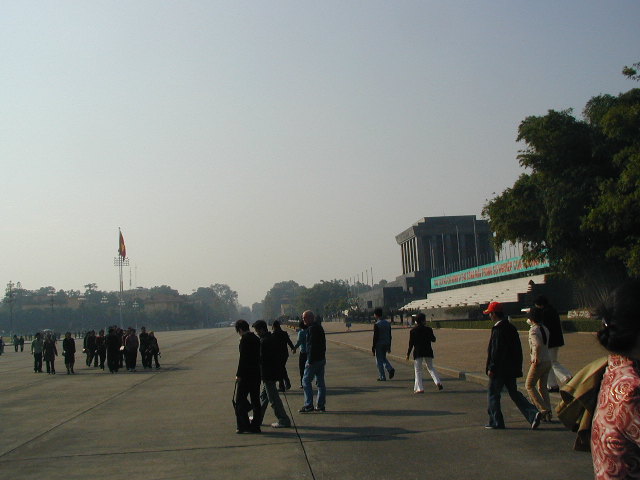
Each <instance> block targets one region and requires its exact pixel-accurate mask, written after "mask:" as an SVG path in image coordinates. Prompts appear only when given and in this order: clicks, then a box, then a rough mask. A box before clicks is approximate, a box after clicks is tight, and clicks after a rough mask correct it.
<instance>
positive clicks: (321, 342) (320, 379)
mask: <svg viewBox="0 0 640 480" xmlns="http://www.w3.org/2000/svg"><path fill="white" fill-rule="evenodd" d="M302 321H303V322H304V323H305V325H306V326H307V363H306V364H305V367H304V375H303V376H302V387H303V388H304V405H303V406H302V408H301V409H300V410H299V411H300V413H308V412H313V411H314V410H315V411H316V412H324V411H325V401H326V396H327V388H326V386H325V384H324V367H325V365H326V363H327V361H326V358H325V352H326V350H327V343H326V339H325V336H324V329H323V328H322V325H320V323H318V322H317V321H316V318H315V315H314V314H313V312H312V311H311V310H307V311H306V312H304V313H303V314H302ZM314 377H315V379H316V384H317V385H318V399H317V400H316V407H315V409H314V408H313V387H312V386H311V382H312V381H313V379H314Z"/></svg>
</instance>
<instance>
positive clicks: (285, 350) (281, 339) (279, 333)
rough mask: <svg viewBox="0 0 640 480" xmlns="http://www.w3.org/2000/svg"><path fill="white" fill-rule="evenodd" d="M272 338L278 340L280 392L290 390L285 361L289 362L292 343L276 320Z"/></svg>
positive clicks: (273, 325)
mask: <svg viewBox="0 0 640 480" xmlns="http://www.w3.org/2000/svg"><path fill="white" fill-rule="evenodd" d="M272 331H273V336H274V337H275V338H276V339H277V340H278V343H279V345H280V360H281V361H282V379H281V380H280V381H279V384H280V388H279V390H280V391H281V392H284V391H285V390H290V389H291V381H290V380H289V375H288V373H287V360H289V348H290V349H291V350H293V349H294V347H293V343H292V342H291V339H290V338H289V334H288V333H287V332H285V331H284V330H283V329H282V327H281V326H280V322H279V321H278V320H274V322H273V324H272Z"/></svg>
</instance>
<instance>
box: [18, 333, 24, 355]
mask: <svg viewBox="0 0 640 480" xmlns="http://www.w3.org/2000/svg"><path fill="white" fill-rule="evenodd" d="M19 342H20V351H21V352H24V336H22V335H20V340H19Z"/></svg>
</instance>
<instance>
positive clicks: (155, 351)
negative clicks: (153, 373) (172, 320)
mask: <svg viewBox="0 0 640 480" xmlns="http://www.w3.org/2000/svg"><path fill="white" fill-rule="evenodd" d="M148 352H149V368H151V358H153V360H154V362H155V364H156V370H158V369H159V368H160V362H159V361H158V357H159V356H160V347H159V346H158V339H157V338H156V334H155V333H154V332H153V330H152V331H150V332H149V346H148Z"/></svg>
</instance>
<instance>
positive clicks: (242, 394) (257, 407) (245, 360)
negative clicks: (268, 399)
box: [234, 320, 262, 433]
mask: <svg viewBox="0 0 640 480" xmlns="http://www.w3.org/2000/svg"><path fill="white" fill-rule="evenodd" d="M235 329H236V333H237V334H238V335H240V344H239V346H238V349H239V350H240V357H239V358H238V369H237V370H236V396H235V405H234V407H235V413H236V427H237V430H236V433H260V431H261V430H260V425H261V424H262V406H261V404H260V339H259V338H258V337H256V335H255V334H253V333H252V332H251V331H250V330H249V324H248V323H247V321H246V320H238V321H236V323H235ZM247 397H249V398H250V399H251V403H249V401H248V400H247ZM250 409H251V410H253V418H252V419H251V421H249V415H248V412H249V410H250Z"/></svg>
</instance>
